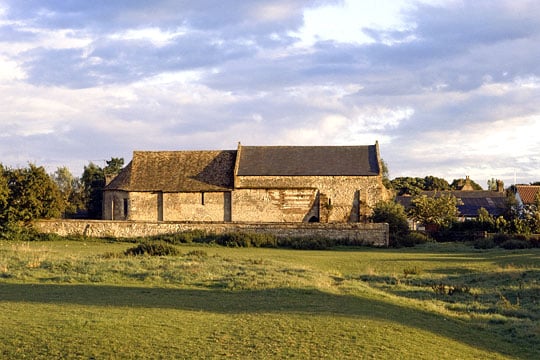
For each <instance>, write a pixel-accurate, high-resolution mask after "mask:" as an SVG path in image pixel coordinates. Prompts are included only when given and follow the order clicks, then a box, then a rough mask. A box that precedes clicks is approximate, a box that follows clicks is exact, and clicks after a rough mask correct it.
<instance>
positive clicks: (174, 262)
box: [0, 241, 540, 359]
mask: <svg viewBox="0 0 540 360" xmlns="http://www.w3.org/2000/svg"><path fill="white" fill-rule="evenodd" d="M134 246H135V244H133V243H111V242H105V241H86V242H76V241H50V242H10V241H0V358H9V359H18V358H21V359H24V358H27V359H36V358H37V359H39V358H42V359H50V358H73V359H92V358H95V359H110V358H126V359H138V358H140V359H145V358H164V359H169V358H204V359H208V358H209V359H212V358H246V359H247V358H249V359H254V358H255V359H256V358H259V359H264V358H299V359H303V358H325V359H357V358H365V359H385V358H396V359H397V358H399V359H433V358H437V359H474V358H482V359H532V358H540V326H539V323H540V321H539V320H540V305H539V301H540V250H538V249H529V250H515V251H505V250H501V249H492V250H476V249H473V248H472V247H469V246H465V245H463V244H426V245H425V246H421V247H416V248H412V249H409V248H408V249H397V250H396V249H375V248H357V249H336V250H333V251H300V250H283V249H261V248H224V247H214V246H195V245H184V246H177V249H178V250H179V251H180V255H179V256H164V257H156V256H137V257H134V256H125V255H124V252H125V250H127V249H128V248H132V247H134ZM451 288H452V289H454V292H453V293H452V294H450V293H449V289H451ZM455 289H457V290H455Z"/></svg>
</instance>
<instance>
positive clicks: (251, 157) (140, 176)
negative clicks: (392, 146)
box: [103, 143, 389, 223]
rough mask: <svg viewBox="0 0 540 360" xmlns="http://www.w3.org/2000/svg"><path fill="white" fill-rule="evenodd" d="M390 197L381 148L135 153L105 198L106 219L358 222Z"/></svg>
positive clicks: (243, 148) (247, 148)
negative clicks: (383, 168) (385, 185)
mask: <svg viewBox="0 0 540 360" xmlns="http://www.w3.org/2000/svg"><path fill="white" fill-rule="evenodd" d="M388 197H389V194H388V193H387V191H386V189H385V187H384V186H383V183H382V171H381V159H380V154H379V145H378V143H375V145H367V146H243V145H241V144H240V143H239V144H238V148H237V149H236V150H216V151H134V153H133V159H132V160H131V162H130V163H129V164H128V165H127V166H126V167H125V168H124V169H122V171H121V172H120V173H119V174H118V175H117V176H116V177H115V178H114V179H112V181H111V182H109V183H108V184H107V185H106V187H105V189H104V195H103V218H104V219H105V220H131V221H196V222H259V223H260V222H293V223H294V222H360V221H365V220H366V219H367V217H368V216H369V215H370V214H371V209H372V207H373V205H375V203H377V202H378V201H379V200H386V199H388Z"/></svg>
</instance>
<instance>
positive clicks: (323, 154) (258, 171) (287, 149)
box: [237, 145, 379, 176]
mask: <svg viewBox="0 0 540 360" xmlns="http://www.w3.org/2000/svg"><path fill="white" fill-rule="evenodd" d="M376 146H377V145H369V146H239V160H238V170H237V175H239V176H376V175H379V159H378V153H377V148H376Z"/></svg>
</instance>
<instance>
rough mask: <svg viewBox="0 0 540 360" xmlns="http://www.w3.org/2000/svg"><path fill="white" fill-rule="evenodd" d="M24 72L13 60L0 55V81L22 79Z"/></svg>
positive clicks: (24, 76) (24, 75)
mask: <svg viewBox="0 0 540 360" xmlns="http://www.w3.org/2000/svg"><path fill="white" fill-rule="evenodd" d="M24 78H26V73H25V72H24V70H23V69H22V68H21V66H20V65H19V64H18V63H17V62H16V61H14V60H11V59H9V58H8V57H5V56H2V55H0V81H13V80H23V79H24Z"/></svg>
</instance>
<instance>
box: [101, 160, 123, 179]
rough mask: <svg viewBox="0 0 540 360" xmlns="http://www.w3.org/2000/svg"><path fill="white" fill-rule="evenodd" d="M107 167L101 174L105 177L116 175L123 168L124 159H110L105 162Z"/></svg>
mask: <svg viewBox="0 0 540 360" xmlns="http://www.w3.org/2000/svg"><path fill="white" fill-rule="evenodd" d="M106 163H107V166H105V168H104V169H103V173H104V174H105V175H106V176H109V175H117V174H118V173H119V172H120V170H122V168H123V167H124V158H114V157H113V158H111V160H108V161H106Z"/></svg>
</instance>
